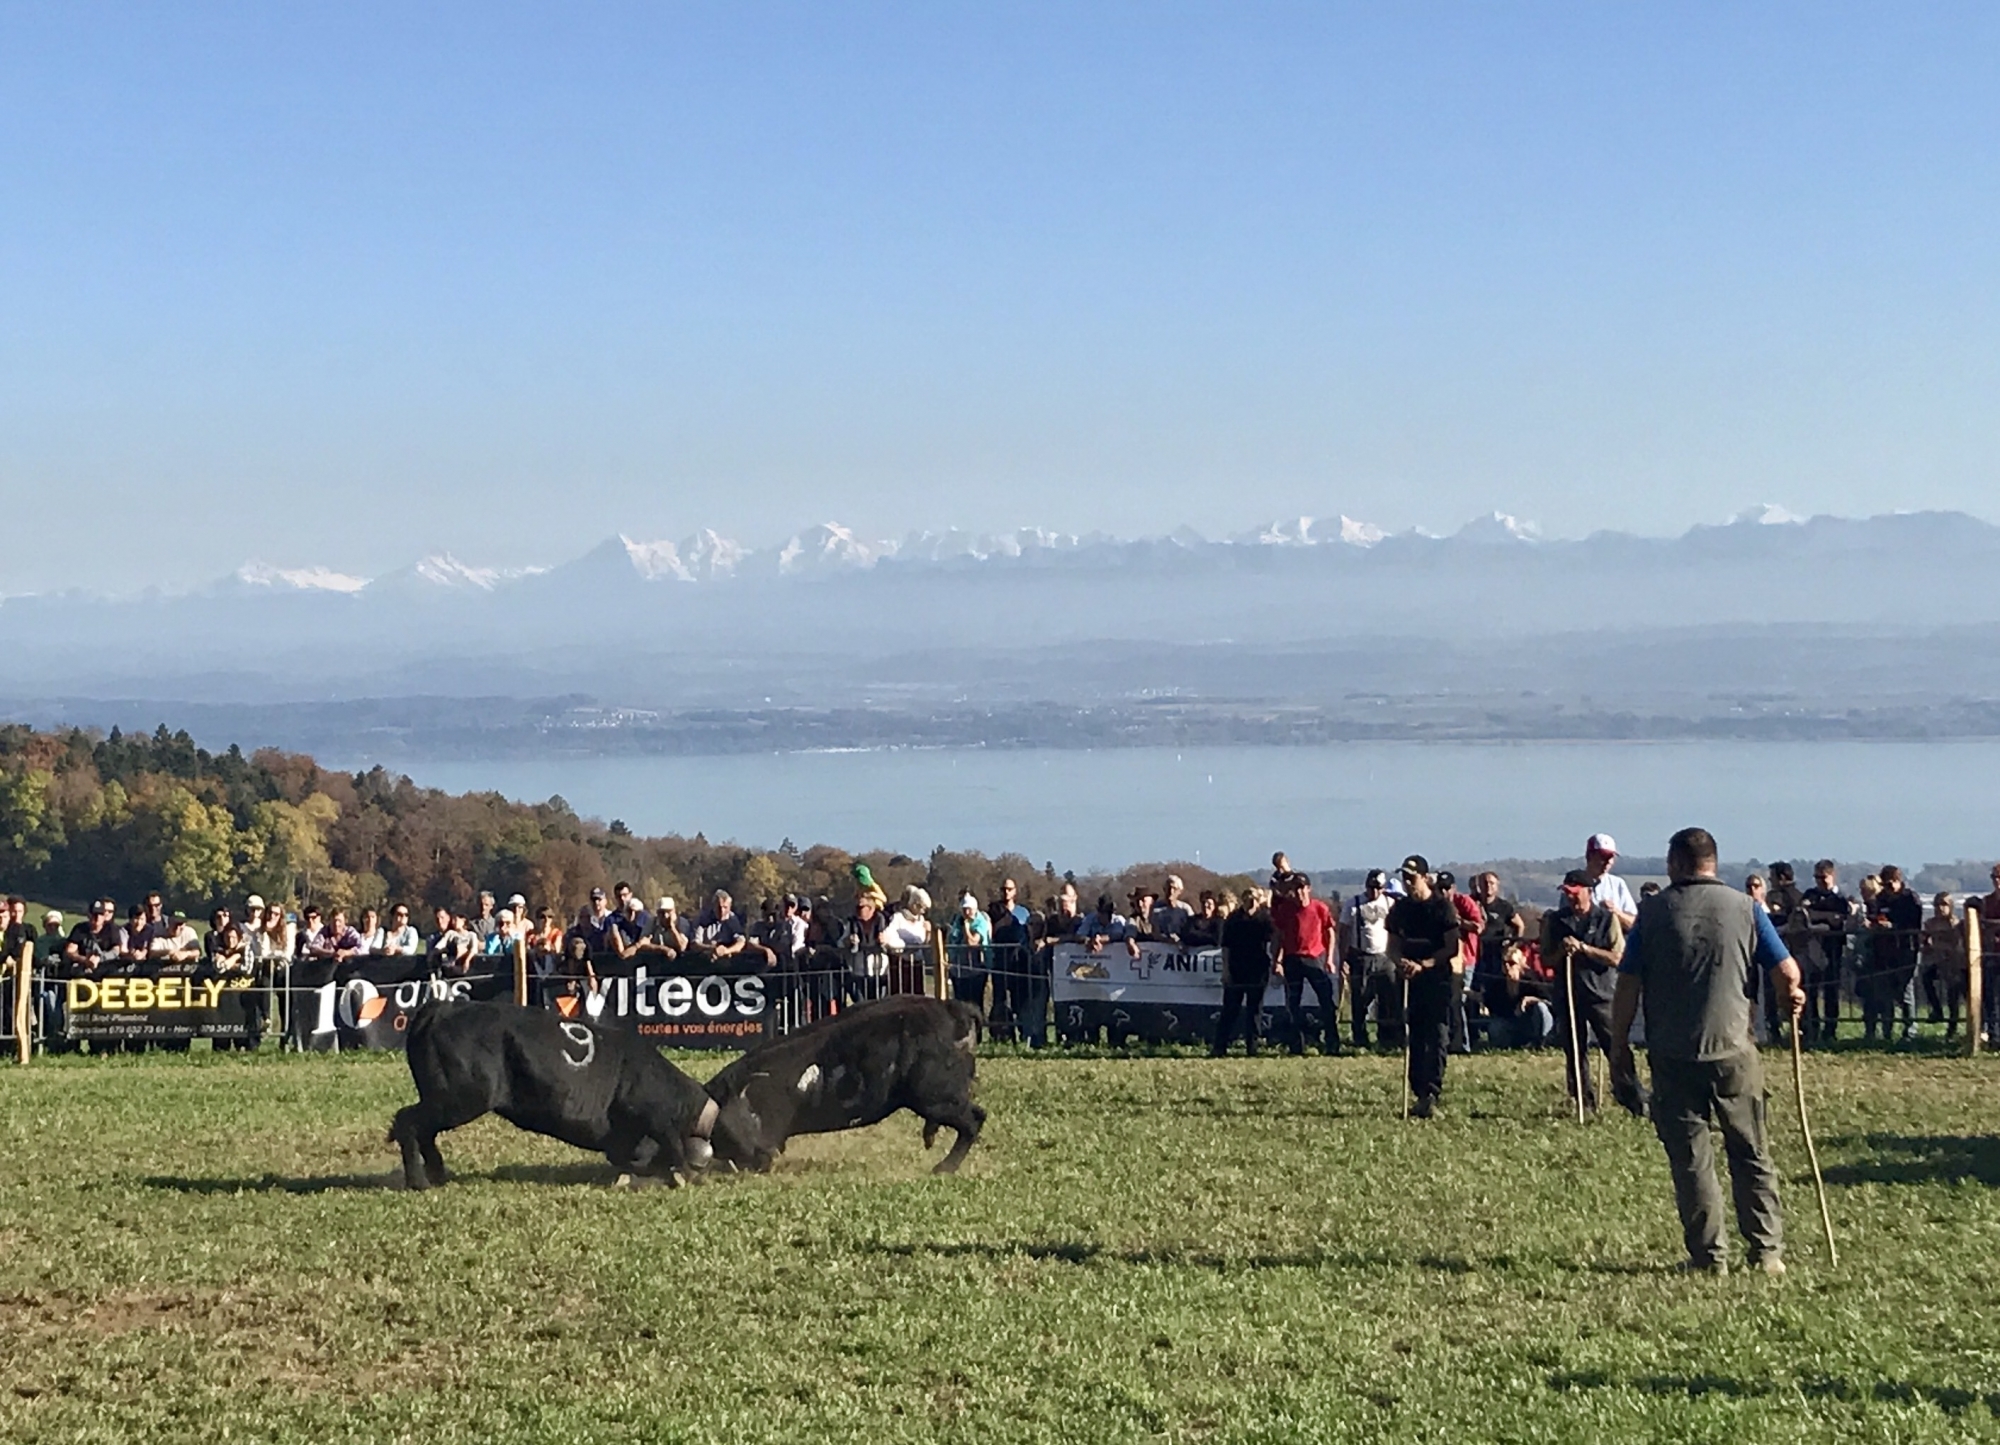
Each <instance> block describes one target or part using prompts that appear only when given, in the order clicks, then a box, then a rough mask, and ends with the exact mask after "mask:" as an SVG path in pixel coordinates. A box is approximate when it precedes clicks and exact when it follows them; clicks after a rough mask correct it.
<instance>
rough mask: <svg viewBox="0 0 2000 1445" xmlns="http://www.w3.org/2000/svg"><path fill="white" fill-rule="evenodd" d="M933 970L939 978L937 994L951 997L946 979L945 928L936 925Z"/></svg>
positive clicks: (933, 943) (932, 929)
mask: <svg viewBox="0 0 2000 1445" xmlns="http://www.w3.org/2000/svg"><path fill="white" fill-rule="evenodd" d="M931 971H932V973H933V974H934V975H935V977H936V979H937V996H938V997H939V998H950V997H951V993H950V990H949V987H948V986H947V984H946V981H945V963H944V930H943V929H942V928H938V927H936V926H935V925H934V926H933V927H932V928H931Z"/></svg>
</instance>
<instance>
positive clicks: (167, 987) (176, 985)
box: [153, 978, 181, 1008]
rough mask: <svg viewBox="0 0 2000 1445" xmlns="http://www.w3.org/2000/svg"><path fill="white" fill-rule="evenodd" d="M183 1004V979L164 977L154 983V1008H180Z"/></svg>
mask: <svg viewBox="0 0 2000 1445" xmlns="http://www.w3.org/2000/svg"><path fill="white" fill-rule="evenodd" d="M180 1006H181V981H180V980H179V979H177V978H163V979H161V980H160V981H159V982H158V983H156V984H154V985H153V1007H154V1008H179V1007H180Z"/></svg>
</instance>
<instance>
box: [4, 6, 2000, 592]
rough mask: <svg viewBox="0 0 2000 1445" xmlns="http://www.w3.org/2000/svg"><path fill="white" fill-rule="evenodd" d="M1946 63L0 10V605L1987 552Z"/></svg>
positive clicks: (1608, 37)
mask: <svg viewBox="0 0 2000 1445" xmlns="http://www.w3.org/2000/svg"><path fill="white" fill-rule="evenodd" d="M1996 74H2000V7H1994V6H1992V5H1990V4H1981V5H1950V4H1938V5H1919V6H1910V5H1888V4H1884V5H1879V6H1872V7H1859V6H1842V5H1830V4H1811V5H1796V6H1786V5H1760V6H1755V7H1748V6H1740V5H1688V4H1675V5H1640V4H1634V5H1602V4H1579V5H1533V4H1507V5H1500V4H1479V5H1473V4H1430V5H1421V6H1411V5H1386V4H1384V5H1372V6H1366V7H1351V8H1350V7H1341V6H1334V5H1299V6H1285V5H1245V4H1230V5H1215V6H1191V5H1171V4H1164V5H1163V4H1143V5H1129V6H1128V5H1118V4H1093V5H1089V6H1061V5H1051V6H1046V7H1040V6H988V7H972V6H961V5H937V4H912V5H907V6H868V5H854V6H838V7H829V6H805V5H801V6H796V7H775V6H757V5H748V4H741V5H728V6H714V5H710V6H672V5H658V4H652V5H642V6H637V5H635V6H629V7H627V6H616V5H583V6H546V7H539V8H536V7H523V6H507V5H497V4H481V5H477V6H473V5H466V6H452V5H442V4H440V5H428V6H422V7H412V6H407V5H382V6H370V5H365V4H353V3H348V4H342V5H339V6H327V7H321V8H315V7H309V6H304V5H292V6H251V5H243V6H233V7H231V6H211V5H199V4H183V5H177V6H171V7H167V6H159V7H141V6H124V7H109V6H94V5H90V4H86V3H75V4H65V5H60V6H47V5H14V4H6V5H0V215H4V218H5V220H4V224H0V492H4V497H5V507H4V515H3V516H0V526H4V527H5V529H6V532H7V535H8V536H9V538H10V540H13V539H14V538H15V537H17V536H20V535H22V533H20V532H17V530H16V529H17V528H24V529H26V530H25V535H26V536H27V537H29V538H31V539H33V540H32V541H31V542H30V543H29V544H27V545H14V546H10V547H8V548H7V549H6V556H5V560H4V561H0V591H18V590H23V589H25V588H30V587H46V586H52V585H56V584H58V583H60V582H62V581H66V580H76V579H75V578H74V577H73V574H71V573H70V571H69V570H68V569H69V568H71V567H73V566H74V558H75V556H76V555H77V554H76V551H75V549H74V548H73V547H72V546H71V545H70V544H69V542H68V540H67V539H69V538H73V537H75V536H76V535H77V533H78V530H79V529H80V528H81V527H82V526H85V525H93V526H96V527H99V528H102V529H104V531H105V535H106V536H107V537H108V538H111V539H121V538H122V539H128V540H130V541H132V542H134V543H135V545H134V546H132V547H131V548H130V552H129V554H128V555H125V556H123V557H121V558H119V560H118V562H117V566H118V567H119V569H120V571H121V575H122V577H123V579H124V580H126V581H128V582H136V583H149V582H170V583H178V582H187V581H192V580H198V579H202V578H206V577H210V576H215V575H219V574H221V573H223V572H226V571H228V570H229V569H230V568H232V567H234V566H235V565H236V564H237V563H238V562H240V561H242V560H243V559H244V558H246V557H249V556H258V557H263V558H265V559H267V560H270V561H273V562H280V563H288V564H297V563H306V562H318V563H322V564H325V565H329V566H335V567H340V568H343V569H346V570H352V571H358V572H361V573H364V574H367V573H372V572H379V571H384V570H387V569H388V568H390V567H393V566H397V565H400V564H402V563H405V562H407V561H409V560H410V559H412V558H413V557H415V556H417V555H419V554H421V553H423V552H426V551H430V550H434V549H440V548H450V549H452V550H454V551H456V552H458V553H459V554H460V555H461V556H465V557H468V558H470V559H473V560H490V561H495V562H511V563H519V562H530V561H541V560H553V559H556V558H560V557H563V556H567V555H573V554H574V553H576V552H580V551H582V550H583V549H584V548H585V547H586V546H587V545H589V544H590V543H591V542H594V541H596V540H598V539H600V538H602V537H604V536H606V535H608V534H609V533H611V532H613V531H616V530H624V531H627V532H631V533H633V534H635V535H640V536H646V537H652V536H676V537H677V536H681V535H684V534H686V533H687V532H689V531H691V530H693V529H694V528H696V527H698V526H715V527H717V528H719V529H721V530H723V531H725V532H729V533H732V534H734V535H737V536H740V537H742V538H743V539H744V540H746V541H751V542H766V541H774V540H777V539H778V538H780V537H782V536H783V535H785V534H786V533H788V532H789V531H791V530H794V529H795V528H796V527H798V526H801V525H804V524H806V523H810V522H814V521H819V520H824V519H828V518H835V519H840V520H844V521H848V522H850V523H852V524H855V525H857V526H858V527H859V528H861V529H862V530H864V531H866V532H870V533H879V534H883V535H894V534H900V533H902V532H904V531H907V530H910V529H913V528H920V527H939V526H945V525H951V524H958V525H966V526H972V527H977V528H992V527H1005V526H1014V525H1023V524H1040V525H1047V526H1059V527H1064V528H1067V529H1072V530H1083V529H1089V528H1104V529H1107V530H1112V531H1118V532H1138V531H1158V530H1166V529H1167V528H1170V527H1173V526H1176V525H1180V524H1184V523H1186V524H1192V525H1194V526H1197V527H1199V528H1202V529H1203V530H1206V531H1208V532H1210V533H1212V534H1227V533H1229V532H1233V531H1235V530H1239V529H1241V528H1244V527H1247V526H1249V525H1251V524H1253V523H1254V522H1256V521H1259V520H1262V519H1264V518H1268V517H1274V516H1280V515H1286V514H1294V515H1295V514H1298V513H1301V512H1304V513H1312V514H1318V515H1328V514H1331V513H1333V512H1336V511H1346V512H1348V513H1350V514H1352V515H1356V516H1361V517H1364V518H1367V519H1370V520H1374V521H1377V522H1380V523H1382V524H1384V525H1391V526H1404V525H1411V524H1423V525H1427V526H1430V527H1432V528H1433V529H1442V528H1445V527H1449V526H1455V525H1457V524H1458V523H1459V522H1462V521H1463V520H1465V519H1466V518H1467V517H1469V516H1471V515H1473V514H1475V513H1478V512H1482V511H1485V510H1489V509H1492V508H1496V507H1497V508H1501V509H1504V510H1507V511H1511V512H1516V513H1519V514H1521V515H1523V516H1526V517H1531V518H1534V519H1537V520H1539V521H1540V522H1541V523H1542V524H1543V526H1544V528H1545V529H1546V530H1548V531H1551V532H1555V533H1578V532H1584V531H1587V530H1590V529H1593V528H1597V527H1603V526H1624V527H1628V528H1631V529H1634V530H1640V531H1677V530H1679V529H1681V528H1683V527H1685V526H1686V525H1688V524H1689V523H1691V522H1695V521H1704V520H1719V519H1720V518H1722V517H1724V516H1726V515H1728V514H1730V513H1732V512H1734V511H1737V510H1739V509H1741V508H1743V507H1746V506H1748V505H1750V504H1752V503H1755V502H1759V501H1764V500H1771V501H1777V502H1780V503H1782V504H1783V505H1785V506H1787V507H1789V508H1791V509H1792V510H1794V511H1798V512H1815V511H1837V512H1848V513H1855V512H1867V511H1876V510H1886V509H1889V508H1892V507H1926V506H1932V507H1962V508H1966V509H1969V510H1973V511H1976V512H1980V513H1982V514H1984V515H1987V516H2000V506H1996V505H1995V504H1994V502H1993V501H1992V498H1993V497H1995V496H1996V495H2000V488H1996V481H2000V477H1996V471H1997V470H2000V468H1997V467H1996V456H2000V445H1997V444H2000V405H1996V404H1995V399H1996V397H2000V328H1997V327H1996V322H1997V321H2000V287H1997V286H1996V283H2000V184H1996V183H2000V87H1996V86H1995V84H1994V82H1993V78H1994V76H1995V75H1996ZM135 520H137V521H139V522H141V524H142V529H141V530H140V531H138V532H137V533H136V534H135V533H133V532H132V530H131V524H132V523H133V522H134V521H135ZM114 550H115V549H114Z"/></svg>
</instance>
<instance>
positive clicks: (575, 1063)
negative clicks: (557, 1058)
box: [556, 1019, 597, 1069]
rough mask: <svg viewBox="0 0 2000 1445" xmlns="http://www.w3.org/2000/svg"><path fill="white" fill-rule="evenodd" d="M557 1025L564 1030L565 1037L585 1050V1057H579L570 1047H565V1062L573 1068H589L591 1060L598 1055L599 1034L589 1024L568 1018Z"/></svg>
mask: <svg viewBox="0 0 2000 1445" xmlns="http://www.w3.org/2000/svg"><path fill="white" fill-rule="evenodd" d="M556 1027H557V1028H559V1029H561V1030H562V1031H563V1037H564V1038H566V1039H568V1040H569V1041H570V1042H571V1043H573V1044H575V1045H576V1046H577V1047H578V1048H580V1049H582V1050H583V1057H582V1058H580V1059H579V1058H578V1057H577V1056H576V1055H574V1054H572V1053H571V1052H570V1051H569V1050H568V1049H564V1050H563V1062H564V1063H566V1064H568V1065H569V1066H570V1067H571V1068H572V1069H587V1068H589V1067H590V1061H591V1060H592V1059H594V1058H596V1057H597V1035H596V1034H594V1033H592V1032H591V1031H590V1028H589V1026H588V1025H586V1024H579V1023H571V1022H570V1021H569V1020H568V1019H564V1020H562V1021H561V1022H560V1023H558V1024H557V1025H556Z"/></svg>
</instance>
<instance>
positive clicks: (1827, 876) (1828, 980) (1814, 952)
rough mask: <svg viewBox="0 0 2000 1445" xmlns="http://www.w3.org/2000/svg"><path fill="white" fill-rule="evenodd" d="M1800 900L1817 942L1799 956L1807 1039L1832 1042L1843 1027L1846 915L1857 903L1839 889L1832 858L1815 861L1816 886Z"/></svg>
mask: <svg viewBox="0 0 2000 1445" xmlns="http://www.w3.org/2000/svg"><path fill="white" fill-rule="evenodd" d="M1799 902H1800V907H1801V908H1802V910H1803V912H1804V925H1805V926H1804V930H1803V931H1804V932H1805V934H1806V935H1807V936H1808V937H1809V938H1810V939H1811V940H1812V942H1813V944H1814V945H1815V947H1813V948H1812V949H1811V950H1809V952H1808V954H1807V955H1804V956H1802V957H1801V959H1800V966H1801V967H1802V968H1804V969H1805V975H1806V979H1805V983H1806V1012H1805V1018H1804V1020H1803V1022H1804V1027H1805V1031H1806V1040H1807V1041H1808V1042H1810V1041H1812V1040H1813V1039H1816V1038H1817V1039H1824V1040H1826V1041H1827V1042H1828V1043H1832V1042H1833V1038H1834V1034H1835V1033H1836V1032H1837V1031H1838V1029H1839V1027H1840V961H1841V959H1842V958H1843V957H1844V956H1845V955H1846V953H1847V919H1848V915H1849V914H1851V913H1852V912H1853V911H1854V903H1853V900H1852V899H1850V898H1849V897H1848V896H1847V895H1846V894H1845V893H1842V892H1841V891H1840V875H1839V874H1838V873H1836V872H1835V871H1834V866H1833V860H1832V859H1831V858H1822V859H1820V860H1819V862H1817V863H1815V864H1813V886H1812V887H1810V888H1808V889H1807V890H1806V891H1805V893H1804V894H1803V895H1802V896H1801V898H1800V900H1799ZM1815 1010H1817V1012H1815Z"/></svg>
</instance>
